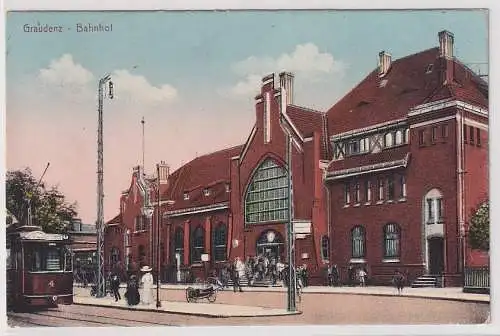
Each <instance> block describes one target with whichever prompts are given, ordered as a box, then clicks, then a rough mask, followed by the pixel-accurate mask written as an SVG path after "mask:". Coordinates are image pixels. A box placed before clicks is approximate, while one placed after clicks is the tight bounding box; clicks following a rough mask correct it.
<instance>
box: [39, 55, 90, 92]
mask: <svg viewBox="0 0 500 336" xmlns="http://www.w3.org/2000/svg"><path fill="white" fill-rule="evenodd" d="M38 78H39V79H40V80H41V81H42V83H43V84H49V85H54V84H55V85H58V86H62V87H65V86H71V87H75V86H76V87H83V86H86V85H87V84H88V83H90V82H91V81H92V80H93V79H94V75H93V74H92V72H90V71H89V70H87V69H85V68H84V67H83V66H82V65H81V64H77V63H75V62H74V60H73V56H72V55H70V54H64V55H62V56H61V58H59V59H56V60H52V61H51V62H50V65H49V67H48V68H45V69H40V72H39V74H38Z"/></svg>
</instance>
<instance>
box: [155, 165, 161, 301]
mask: <svg viewBox="0 0 500 336" xmlns="http://www.w3.org/2000/svg"><path fill="white" fill-rule="evenodd" d="M156 182H157V186H156V187H157V190H156V191H157V193H156V201H157V206H156V249H157V250H156V255H157V259H156V267H157V275H156V308H160V307H161V301H160V272H161V266H160V263H161V255H160V252H161V251H160V241H161V240H160V232H161V230H160V226H161V225H160V219H161V216H160V212H161V209H160V198H161V193H160V165H159V164H156Z"/></svg>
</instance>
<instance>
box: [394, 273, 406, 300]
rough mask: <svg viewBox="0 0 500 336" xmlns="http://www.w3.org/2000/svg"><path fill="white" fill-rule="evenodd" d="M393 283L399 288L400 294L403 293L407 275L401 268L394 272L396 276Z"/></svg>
mask: <svg viewBox="0 0 500 336" xmlns="http://www.w3.org/2000/svg"><path fill="white" fill-rule="evenodd" d="M392 283H393V285H394V286H395V287H396V289H397V290H398V295H401V294H403V288H404V285H405V276H404V274H403V273H401V272H400V271H399V270H396V272H394V277H393V278H392Z"/></svg>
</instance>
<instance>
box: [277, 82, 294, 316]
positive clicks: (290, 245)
mask: <svg viewBox="0 0 500 336" xmlns="http://www.w3.org/2000/svg"><path fill="white" fill-rule="evenodd" d="M286 101H287V100H286V90H285V89H284V88H283V87H282V88H281V104H280V124H281V127H282V129H283V131H284V133H285V136H286V166H287V173H288V223H287V224H286V229H287V230H286V231H287V245H286V247H287V255H288V288H287V310H288V311H290V312H294V311H296V310H297V307H296V301H295V300H296V299H295V294H296V292H295V291H296V290H297V287H296V281H297V279H296V277H295V233H294V227H293V188H292V182H293V179H292V135H291V132H290V129H289V125H288V122H287V121H286V118H285V115H286V106H287V103H286Z"/></svg>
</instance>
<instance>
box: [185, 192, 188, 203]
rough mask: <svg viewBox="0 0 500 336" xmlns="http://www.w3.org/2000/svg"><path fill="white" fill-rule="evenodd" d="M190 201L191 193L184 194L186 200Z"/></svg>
mask: <svg viewBox="0 0 500 336" xmlns="http://www.w3.org/2000/svg"><path fill="white" fill-rule="evenodd" d="M188 199H189V193H187V192H185V193H184V200H185V201H187V200H188Z"/></svg>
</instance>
